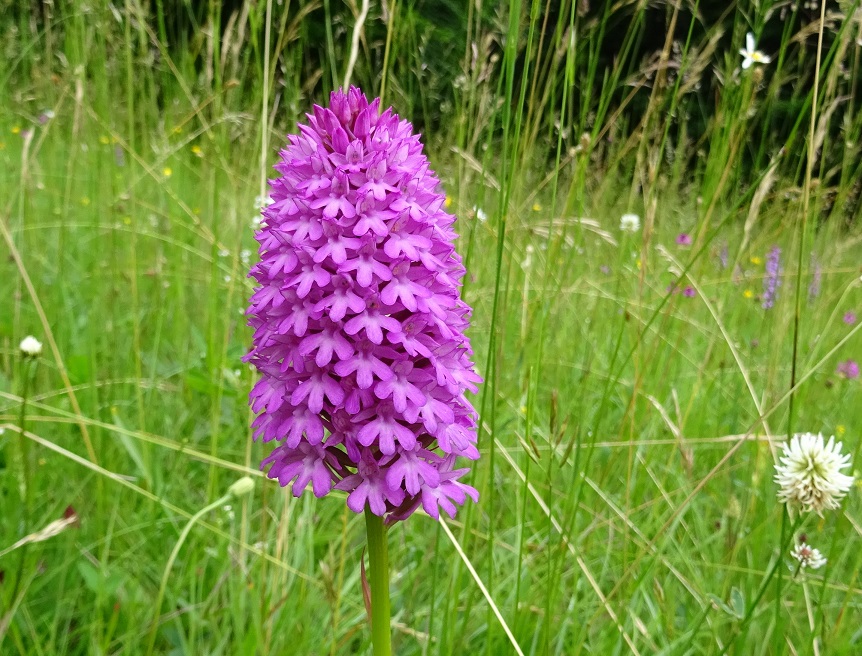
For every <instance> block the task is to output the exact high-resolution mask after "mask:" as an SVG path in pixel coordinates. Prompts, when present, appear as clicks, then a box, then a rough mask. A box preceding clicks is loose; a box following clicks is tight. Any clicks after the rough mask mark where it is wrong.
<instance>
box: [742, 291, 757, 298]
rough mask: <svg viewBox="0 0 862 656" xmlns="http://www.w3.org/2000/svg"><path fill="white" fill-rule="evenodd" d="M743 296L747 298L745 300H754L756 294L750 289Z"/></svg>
mask: <svg viewBox="0 0 862 656" xmlns="http://www.w3.org/2000/svg"><path fill="white" fill-rule="evenodd" d="M742 295H743V296H745V298H754V292H753V291H751V290H750V289H746V290H745V291H744V292H742Z"/></svg>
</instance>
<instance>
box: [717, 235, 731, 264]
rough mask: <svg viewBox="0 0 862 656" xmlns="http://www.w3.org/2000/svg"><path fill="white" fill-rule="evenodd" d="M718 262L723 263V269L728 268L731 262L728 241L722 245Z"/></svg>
mask: <svg viewBox="0 0 862 656" xmlns="http://www.w3.org/2000/svg"><path fill="white" fill-rule="evenodd" d="M718 263H719V265H721V268H722V269H726V268H727V266H728V264H729V263H730V248H729V247H728V245H727V242H724V243H723V244H722V245H721V250H720V251H719V252H718Z"/></svg>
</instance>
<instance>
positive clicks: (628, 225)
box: [620, 214, 641, 232]
mask: <svg viewBox="0 0 862 656" xmlns="http://www.w3.org/2000/svg"><path fill="white" fill-rule="evenodd" d="M640 229H641V218H640V217H639V216H638V215H637V214H623V215H622V217H620V230H622V231H623V232H637V231H638V230H640Z"/></svg>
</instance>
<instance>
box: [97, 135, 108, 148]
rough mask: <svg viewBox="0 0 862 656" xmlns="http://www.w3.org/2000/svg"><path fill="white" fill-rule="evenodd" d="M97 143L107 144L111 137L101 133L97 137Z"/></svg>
mask: <svg viewBox="0 0 862 656" xmlns="http://www.w3.org/2000/svg"><path fill="white" fill-rule="evenodd" d="M99 143H100V144H102V145H103V146H107V145H108V144H109V143H111V139H110V137H108V136H107V135H104V134H103V135H102V136H101V137H99Z"/></svg>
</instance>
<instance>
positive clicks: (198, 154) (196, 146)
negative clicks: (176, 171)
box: [192, 144, 204, 157]
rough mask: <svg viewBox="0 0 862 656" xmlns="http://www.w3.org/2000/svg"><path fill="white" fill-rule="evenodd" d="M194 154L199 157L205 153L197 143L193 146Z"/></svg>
mask: <svg viewBox="0 0 862 656" xmlns="http://www.w3.org/2000/svg"><path fill="white" fill-rule="evenodd" d="M192 154H193V155H197V156H198V157H202V156H203V154H204V151H202V150H201V147H200V146H198V145H197V144H195V145H194V146H192Z"/></svg>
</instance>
